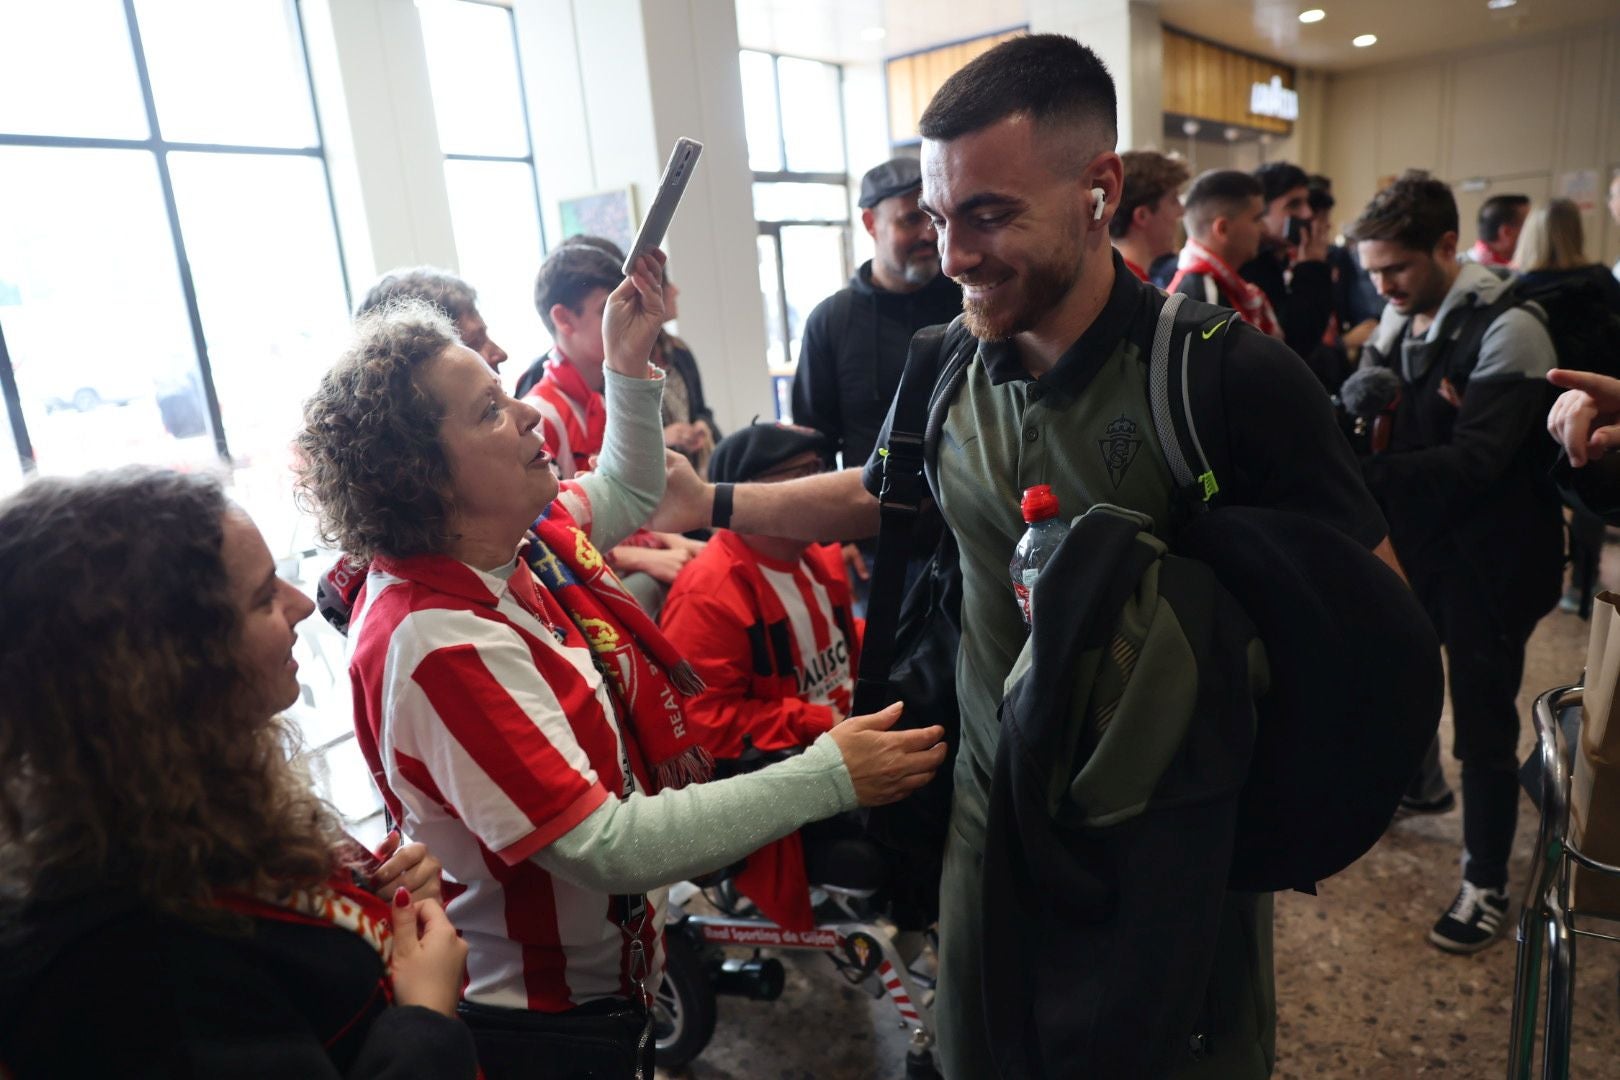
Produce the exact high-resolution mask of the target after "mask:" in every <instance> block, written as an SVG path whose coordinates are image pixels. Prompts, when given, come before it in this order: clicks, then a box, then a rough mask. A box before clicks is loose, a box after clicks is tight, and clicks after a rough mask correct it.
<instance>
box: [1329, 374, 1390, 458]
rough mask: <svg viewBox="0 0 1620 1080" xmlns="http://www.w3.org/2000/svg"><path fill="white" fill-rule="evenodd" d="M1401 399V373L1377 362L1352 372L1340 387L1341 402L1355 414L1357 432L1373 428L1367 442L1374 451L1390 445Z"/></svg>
mask: <svg viewBox="0 0 1620 1080" xmlns="http://www.w3.org/2000/svg"><path fill="white" fill-rule="evenodd" d="M1400 400H1401V377H1400V376H1399V375H1397V374H1395V372H1393V371H1391V370H1390V369H1389V368H1387V367H1380V366H1378V365H1373V366H1371V367H1364V368H1361V369H1359V370H1357V371H1355V372H1353V373H1352V374H1351V375H1350V377H1349V378H1348V379H1345V380H1344V384H1343V385H1342V386H1340V387H1339V404H1341V405H1343V406H1344V411H1345V412H1347V413H1349V414H1350V415H1351V416H1353V417H1355V418H1356V433H1357V434H1361V433H1363V432H1365V431H1367V430H1368V428H1369V427H1370V428H1371V433H1370V436H1369V439H1368V443H1369V446H1370V449H1371V450H1372V452H1373V453H1375V454H1381V453H1383V452H1384V451H1385V450H1388V449H1389V440H1390V436H1391V435H1392V434H1393V432H1394V427H1395V406H1396V405H1398V404H1400Z"/></svg>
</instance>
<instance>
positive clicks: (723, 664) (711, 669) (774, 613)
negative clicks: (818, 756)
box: [660, 424, 865, 929]
mask: <svg viewBox="0 0 1620 1080" xmlns="http://www.w3.org/2000/svg"><path fill="white" fill-rule="evenodd" d="M828 456H829V455H828V445H827V441H826V438H825V437H824V436H823V435H821V434H820V433H819V432H816V431H813V430H811V429H809V428H803V427H794V426H792V425H787V424H753V425H751V426H749V427H746V428H743V429H742V430H740V431H737V432H735V433H733V434H731V435H728V436H727V437H726V438H724V439H722V440H721V441H720V444H719V446H717V447H715V450H714V455H713V457H712V458H711V459H710V461H709V477H710V479H711V480H714V481H716V482H729V483H741V482H744V481H755V482H762V481H763V482H768V481H779V480H792V479H796V478H798V477H802V476H810V475H813V474H815V473H819V472H821V471H823V470H824V469H825V468H826V465H827V459H828ZM660 623H661V624H662V626H663V629H664V632H665V634H666V635H668V636H669V637H670V639H671V640H672V641H678V642H680V645H681V649H682V651H683V652H684V653H685V654H686V655H687V656H688V657H690V658H691V662H692V666H693V667H694V668H696V669H697V672H698V674H699V675H701V676H702V677H703V682H704V684H705V687H706V688H705V689H704V691H703V692H702V693H700V694H698V695H697V696H695V697H693V698H690V699H688V700H687V702H686V716H687V720H688V722H689V723H691V724H692V725H693V726H694V727H695V728H696V729H697V737H698V740H699V742H701V743H702V745H703V746H704V747H706V748H707V749H708V750H709V752H710V753H711V754H713V755H714V757H715V759H716V760H717V761H721V762H726V761H735V760H737V759H739V758H742V757H743V756H744V755H745V754H746V753H747V752H748V751H749V750H750V749H752V750H758V751H760V752H762V753H767V754H772V753H780V752H784V751H785V752H795V751H798V750H799V749H801V748H803V747H806V746H809V745H810V744H811V743H812V742H814V741H815V740H816V738H817V736H819V735H821V733H822V732H824V731H828V730H830V729H831V728H832V727H833V725H835V724H837V723H838V722H839V721H841V720H843V719H844V718H845V717H846V716H848V715H849V712H850V708H851V706H852V704H853V699H854V694H855V672H856V670H857V668H858V667H859V664H860V631H861V623H860V622H859V621H858V620H856V619H855V618H854V616H853V615H852V614H851V601H850V587H849V579H848V577H847V576H846V575H845V573H844V564H843V558H842V555H841V553H840V551H839V548H838V546H837V545H836V544H820V545H817V544H808V543H805V542H804V541H801V540H784V539H781V538H779V537H773V536H764V535H761V534H757V533H736V532H731V531H729V530H726V529H716V530H715V532H714V536H713V537H712V538H711V539H710V541H709V543H708V545H707V546H706V547H705V548H704V549H703V551H702V552H700V553H699V554H698V555H697V556H696V557H695V558H694V559H693V560H692V561H691V562H690V563H688V564H687V565H686V566H685V567H684V568H683V569H682V570H681V574H680V576H679V577H678V578H677V579H676V581H675V585H674V587H673V588H672V589H671V590H670V594H669V598H668V599H667V600H666V601H665V602H664V608H663V614H662V617H661V619H660ZM834 820H835V821H836V820H837V819H834ZM808 832H809V833H812V834H813V835H810V836H808V839H809V841H810V842H809V845H808V847H802V846H801V841H800V836H799V835H797V834H796V835H794V836H790V837H787V838H786V839H784V840H781V841H778V842H777V843H776V844H773V845H771V846H770V847H767V848H765V849H762V850H761V851H758V852H755V853H754V854H753V855H750V856H749V858H748V863H747V866H746V868H745V869H744V870H743V871H742V873H740V874H739V875H738V877H737V883H738V887H739V888H740V889H741V890H742V892H743V893H744V895H746V896H748V897H749V898H750V899H751V900H753V901H754V903H755V904H757V905H758V906H759V908H760V910H761V911H762V912H764V913H765V914H766V915H768V916H770V917H771V918H773V919H775V920H776V921H777V922H779V923H782V924H783V925H785V926H788V927H789V928H790V929H808V928H809V926H810V923H811V914H810V905H809V900H808V880H809V877H807V876H806V869H805V861H806V857H808V860H809V862H810V877H815V878H817V879H818V880H821V881H823V882H825V881H829V880H836V881H837V883H839V884H849V885H852V886H853V885H859V884H863V882H862V881H858V880H855V879H857V878H861V877H864V876H865V871H864V869H863V868H861V867H859V866H851V865H850V864H851V862H852V861H853V860H859V861H862V862H864V859H861V856H860V855H859V854H858V852H857V851H855V850H852V849H851V848H850V846H849V845H848V844H846V843H844V841H845V840H847V839H849V838H850V837H851V836H852V835H853V834H854V830H852V829H851V828H848V827H844V826H833V827H830V828H829V827H826V826H818V827H817V828H815V829H813V830H808Z"/></svg>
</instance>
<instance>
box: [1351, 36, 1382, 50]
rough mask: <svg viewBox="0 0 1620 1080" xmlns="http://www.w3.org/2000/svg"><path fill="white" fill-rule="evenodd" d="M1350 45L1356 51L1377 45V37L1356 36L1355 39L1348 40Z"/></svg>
mask: <svg viewBox="0 0 1620 1080" xmlns="http://www.w3.org/2000/svg"><path fill="white" fill-rule="evenodd" d="M1350 44H1352V45H1354V46H1355V47H1356V48H1358V49H1365V48H1366V47H1367V46H1369V45H1376V44H1378V35H1377V34H1357V35H1356V36H1355V37H1353V38H1351V39H1350Z"/></svg>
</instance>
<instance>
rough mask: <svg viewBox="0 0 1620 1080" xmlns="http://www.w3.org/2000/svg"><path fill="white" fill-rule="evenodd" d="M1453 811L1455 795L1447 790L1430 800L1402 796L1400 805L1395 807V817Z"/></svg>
mask: <svg viewBox="0 0 1620 1080" xmlns="http://www.w3.org/2000/svg"><path fill="white" fill-rule="evenodd" d="M1455 809H1457V794H1456V792H1454V791H1452V790H1451V789H1450V788H1447V789H1446V790H1444V791H1442V792H1441V793H1440V794H1438V795H1436V796H1434V797H1433V798H1431V799H1420V798H1418V797H1417V796H1415V795H1402V796H1401V801H1400V803H1399V804H1398V805H1397V806H1396V807H1395V816H1396V817H1407V816H1409V815H1412V814H1449V813H1451V812H1452V811H1453V810H1455Z"/></svg>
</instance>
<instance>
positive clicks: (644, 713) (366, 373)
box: [299, 252, 945, 1080]
mask: <svg viewBox="0 0 1620 1080" xmlns="http://www.w3.org/2000/svg"><path fill="white" fill-rule="evenodd" d="M662 263H663V258H662V255H661V254H660V253H658V252H653V253H651V254H648V255H644V256H642V258H641V259H640V260H638V262H637V263H636V265H635V268H634V273H632V274H631V275H630V277H629V278H627V279H626V280H625V281H624V283H623V284H621V285H620V286H619V287H618V288H617V289H616V290H615V291H614V292H613V294H612V295H611V296H610V297H609V299H608V302H607V307H606V311H605V313H604V317H603V335H604V339H605V346H606V350H605V351H606V387H605V389H606V396H607V425H608V426H607V432H606V435H605V439H604V447H603V450H602V453H601V456H600V461H599V464H598V468H597V470H596V471H595V472H594V473H592V474H590V475H588V476H586V477H584V478H582V479H580V480H578V481H577V482H575V481H570V482H569V483H568V484H566V485H564V486H563V489H562V490H561V492H560V494H559V486H558V481H557V477H556V474H555V473H554V472H553V470H552V469H551V467H550V461H549V458H548V457H547V455H546V453H545V450H544V446H543V444H542V441H541V436H540V433H539V431H538V425H539V420H540V416H539V413H537V412H536V411H535V410H534V409H533V408H532V407H530V406H529V405H527V404H525V403H524V402H522V401H518V400H515V399H513V398H512V397H511V396H509V395H508V394H506V393H505V392H504V391H503V390H502V388H501V386H500V383H499V382H498V381H497V380H496V379H495V378H494V377H493V376H492V375H491V373H490V371H489V369H488V367H487V366H486V365H484V364H483V363H482V362H481V361H480V360H479V358H478V356H477V354H475V353H473V352H471V351H470V350H469V349H467V348H466V347H465V346H463V345H462V344H460V342H458V341H457V339H456V337H455V332H454V329H453V327H451V326H450V324H449V323H448V322H447V321H446V320H445V319H444V318H443V317H442V316H441V315H440V314H438V313H437V312H435V311H433V310H432V309H431V308H426V307H423V306H419V305H418V306H411V305H402V306H397V307H394V308H391V309H388V310H385V311H382V312H378V313H376V314H375V315H374V316H367V317H365V318H362V319H360V320H358V321H357V323H356V327H355V333H356V337H355V341H354V343H353V344H352V345H351V347H350V348H349V349H348V351H347V352H346V353H345V354H344V355H343V357H342V358H341V359H339V361H338V363H337V364H336V366H334V367H333V369H332V370H331V371H330V372H328V373H327V375H326V377H325V379H324V380H323V382H322V385H321V388H320V390H319V391H318V392H317V393H316V395H315V396H314V397H313V398H311V399H310V401H309V403H308V404H307V405H306V407H305V427H304V431H303V433H302V435H301V436H300V438H299V448H300V450H301V451H302V455H303V464H302V466H301V468H302V483H303V487H304V491H305V493H306V495H307V496H308V497H309V498H310V500H311V501H312V502H313V504H314V506H315V508H316V509H317V511H318V513H319V515H320V518H321V523H322V528H323V530H324V532H325V534H326V535H327V536H328V537H329V538H330V539H331V540H333V541H334V542H336V543H337V544H338V545H339V546H340V547H341V548H342V549H343V550H345V551H347V552H349V553H351V555H352V556H354V557H355V558H356V559H357V560H359V561H368V562H369V571H368V572H367V573H366V574H365V575H364V586H363V588H362V589H360V591H359V595H358V596H357V597H355V598H354V605H353V610H354V614H353V616H352V621H351V622H350V623H349V637H350V640H351V643H352V649H353V652H352V659H351V662H350V675H351V677H352V679H353V681H354V690H355V724H356V731H357V735H358V737H359V740H360V744H361V748H362V750H363V751H364V753H365V755H366V758H367V762H368V764H369V765H370V766H371V769H372V775H373V776H374V777H375V778H376V780H377V783H378V785H379V786H380V788H381V789H382V793H383V799H384V802H385V803H386V804H387V805H388V807H389V810H390V812H391V813H392V814H393V816H394V818H395V820H396V821H398V822H399V823H400V825H401V827H402V828H403V830H404V832H405V834H406V835H407V836H409V837H410V838H411V839H413V840H420V841H425V842H426V843H427V845H428V846H429V847H430V848H431V849H432V850H433V852H434V853H435V854H436V855H437V856H438V857H439V858H441V859H443V860H444V867H445V885H444V889H445V895H446V897H447V898H448V909H449V912H450V914H451V916H452V917H453V918H454V919H455V920H456V924H457V926H459V927H460V928H461V930H462V932H463V934H464V935H465V937H466V940H467V943H468V946H469V952H468V966H467V971H468V982H467V986H466V990H465V993H464V1007H463V1015H464V1016H465V1017H466V1019H467V1020H468V1022H469V1024H471V1025H472V1026H473V1027H474V1035H475V1038H476V1039H477V1040H478V1043H479V1057H480V1063H481V1065H482V1066H483V1068H484V1071H485V1074H486V1076H488V1077H490V1080H501V1078H503V1077H507V1076H523V1077H531V1078H532V1077H546V1076H551V1075H560V1073H557V1072H553V1071H551V1070H554V1069H557V1068H558V1067H559V1065H560V1064H561V1063H562V1062H566V1063H567V1066H568V1067H571V1068H573V1069H577V1070H583V1069H584V1068H586V1067H587V1066H589V1067H590V1068H594V1069H595V1070H596V1071H595V1072H593V1073H592V1074H591V1075H593V1076H601V1077H619V1076H626V1077H628V1076H632V1075H638V1074H644V1075H647V1076H650V1075H651V1068H652V1060H651V1056H652V1046H651V1039H650V1038H649V1024H648V1018H647V1011H646V1008H645V1003H646V1000H647V995H648V993H649V992H650V991H651V990H652V989H654V988H656V986H657V980H658V978H659V973H660V971H661V968H662V956H661V943H662V942H661V939H662V933H661V930H662V923H663V916H664V892H663V889H662V886H664V885H667V884H668V883H670V882H675V881H680V880H683V879H685V878H687V877H690V876H693V875H695V874H699V873H703V872H706V871H709V870H714V869H716V868H719V867H722V866H726V865H728V864H730V863H731V862H734V861H735V860H737V859H739V858H741V857H743V856H744V855H746V854H747V853H749V852H750V851H753V850H755V849H757V848H759V847H760V846H761V845H763V844H765V843H768V842H769V841H771V840H774V839H777V838H779V837H781V836H785V835H787V834H788V833H790V832H792V831H794V830H795V829H797V828H799V827H800V826H801V825H804V824H805V823H807V822H810V821H814V820H818V819H820V818H824V817H829V816H831V815H833V814H837V813H841V812H844V811H847V810H851V809H854V808H855V806H856V805H858V804H860V805H875V804H878V803H883V802H889V801H892V800H894V799H897V798H900V797H901V796H903V795H904V794H906V793H907V792H909V791H911V790H914V789H915V788H916V787H918V786H920V785H921V784H923V783H924V782H925V781H926V780H927V779H928V777H929V776H931V775H932V773H933V771H934V769H935V768H937V767H938V765H939V763H940V762H941V760H943V757H944V752H945V751H944V746H943V745H942V744H940V743H939V739H940V738H941V735H942V732H941V730H940V729H939V728H937V727H935V728H927V729H922V730H917V731H907V732H892V731H889V730H887V729H888V728H889V727H891V726H892V725H893V723H894V721H895V720H896V719H897V718H898V709H890V710H887V711H886V712H885V713H883V714H880V715H877V716H866V717H853V718H851V719H849V720H847V721H845V722H844V723H843V724H840V725H839V726H838V727H836V728H834V729H833V731H831V732H830V733H828V734H827V735H824V736H823V737H822V738H821V739H819V740H817V741H816V742H815V743H814V744H813V745H812V746H810V747H809V748H808V749H807V750H806V751H805V753H804V754H803V755H801V756H800V757H798V758H795V759H793V760H791V761H787V762H783V763H781V764H778V765H773V766H771V767H770V768H768V769H764V770H761V771H759V772H757V773H752V774H750V775H747V776H741V777H736V778H733V779H728V780H724V781H717V782H714V783H693V782H692V781H695V780H699V779H702V778H703V777H704V776H705V775H706V761H705V758H704V755H703V753H702V752H701V751H700V750H699V748H698V747H697V745H696V743H695V740H694V736H693V733H692V732H691V731H689V730H688V728H687V725H686V723H685V720H684V717H683V715H682V714H681V711H680V705H679V702H680V698H681V697H682V696H684V695H685V694H686V693H689V692H692V691H694V690H696V689H697V688H698V687H700V686H701V683H699V682H698V681H697V680H696V677H695V676H694V675H693V674H692V672H691V669H690V667H689V666H688V665H686V664H685V663H684V662H683V661H682V660H681V658H680V656H679V654H678V653H677V652H676V651H675V649H674V646H673V645H672V644H671V643H670V642H668V641H667V640H665V639H664V637H663V635H662V634H661V633H660V632H659V631H658V628H657V626H656V624H654V623H653V622H652V621H651V620H650V619H649V618H647V616H646V615H645V613H642V612H641V611H640V609H639V608H637V607H636V605H635V604H634V602H633V601H631V600H630V599H629V595H628V594H627V593H625V592H624V590H623V587H622V586H620V585H619V584H618V582H617V580H616V579H614V578H613V576H612V574H611V573H610V572H609V571H607V570H606V569H605V566H604V564H603V560H602V557H601V555H600V552H601V551H603V550H606V549H607V548H610V547H612V546H613V545H614V544H616V543H618V542H619V541H620V540H622V539H623V538H624V537H626V536H628V535H629V534H630V533H631V532H632V531H634V530H635V529H636V528H637V527H638V526H639V525H640V524H641V523H642V522H643V521H644V520H645V519H646V517H647V516H648V515H649V514H651V513H652V511H653V509H654V507H655V506H656V504H657V503H658V501H659V498H660V497H661V495H662V492H663V487H664V477H665V473H664V468H665V464H664V447H663V431H662V425H661V423H660V418H659V396H660V389H661V385H660V384H661V379H660V376H659V373H658V371H657V369H655V368H652V367H651V366H650V365H649V363H648V356H649V354H650V353H651V351H652V346H653V340H654V338H655V337H656V336H657V334H658V331H659V328H660V327H661V326H662V324H663V322H664V315H665V309H664V306H663V291H662V285H661V281H662V277H663V274H662ZM346 578H347V575H346ZM350 580H352V579H350ZM736 662H737V663H739V664H743V663H748V662H749V658H748V657H737V658H736ZM570 1075H571V1074H570Z"/></svg>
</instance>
